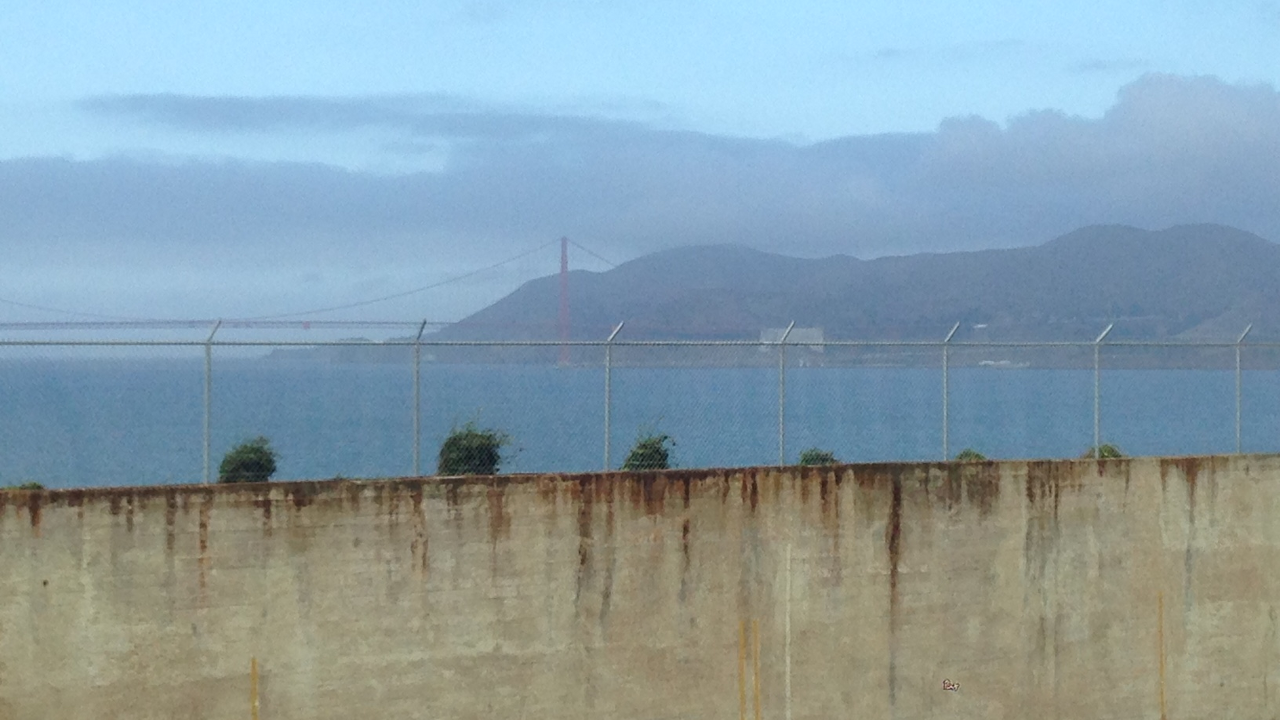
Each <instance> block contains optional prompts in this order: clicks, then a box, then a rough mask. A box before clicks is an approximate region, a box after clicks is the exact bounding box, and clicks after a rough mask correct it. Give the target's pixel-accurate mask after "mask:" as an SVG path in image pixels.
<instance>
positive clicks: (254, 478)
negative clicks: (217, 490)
mask: <svg viewBox="0 0 1280 720" xmlns="http://www.w3.org/2000/svg"><path fill="white" fill-rule="evenodd" d="M275 472H276V451H275V450H272V449H271V441H270V440H267V439H266V438H265V437H262V436H258V437H256V438H254V439H252V440H246V441H245V442H242V443H240V444H239V445H237V446H235V447H234V448H232V449H231V451H230V452H228V453H227V454H226V455H225V456H224V457H223V458H222V464H221V465H219V466H218V482H220V483H242V482H266V481H268V480H270V479H271V476H272V475H274V474H275Z"/></svg>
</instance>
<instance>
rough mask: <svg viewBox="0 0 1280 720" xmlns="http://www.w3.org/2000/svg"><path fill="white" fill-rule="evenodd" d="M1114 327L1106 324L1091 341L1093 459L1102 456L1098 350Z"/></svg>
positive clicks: (1100, 373) (1100, 384) (1100, 388)
mask: <svg viewBox="0 0 1280 720" xmlns="http://www.w3.org/2000/svg"><path fill="white" fill-rule="evenodd" d="M1113 327H1115V323H1111V324H1110V325H1108V326H1107V329H1106V330H1103V331H1102V334H1101V335H1099V336H1098V339H1097V340H1094V341H1093V459H1094V460H1097V459H1100V458H1101V457H1102V370H1101V361H1100V357H1101V354H1100V352H1099V350H1100V349H1101V347H1102V340H1103V338H1105V337H1106V336H1107V333H1109V332H1111V328H1113Z"/></svg>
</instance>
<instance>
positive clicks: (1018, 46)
mask: <svg viewBox="0 0 1280 720" xmlns="http://www.w3.org/2000/svg"><path fill="white" fill-rule="evenodd" d="M1026 47H1027V44H1026V43H1025V42H1023V41H1022V40H1017V39H1014V38H1003V39H1000V40H984V41H979V42H970V43H958V44H954V45H940V46H926V47H912V48H903V47H883V48H880V49H879V50H877V51H875V52H873V53H872V54H871V58H872V59H874V60H880V61H885V62H897V61H923V62H935V63H954V62H971V61H975V60H985V59H990V58H993V57H1002V56H1006V55H1008V54H1010V53H1014V52H1018V51H1021V50H1025V49H1026Z"/></svg>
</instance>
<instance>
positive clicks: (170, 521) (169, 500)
mask: <svg viewBox="0 0 1280 720" xmlns="http://www.w3.org/2000/svg"><path fill="white" fill-rule="evenodd" d="M177 515H178V490H177V489H176V488H166V489H165V493H164V549H165V551H166V552H168V553H169V554H170V555H172V554H173V543H174V540H175V536H176V532H175V530H174V525H175V523H176V522H177Z"/></svg>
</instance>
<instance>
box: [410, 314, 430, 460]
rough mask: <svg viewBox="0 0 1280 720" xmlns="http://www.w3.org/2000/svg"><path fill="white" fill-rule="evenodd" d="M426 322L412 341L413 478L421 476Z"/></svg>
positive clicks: (424, 321)
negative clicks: (423, 341) (423, 352)
mask: <svg viewBox="0 0 1280 720" xmlns="http://www.w3.org/2000/svg"><path fill="white" fill-rule="evenodd" d="M426 329H427V321H426V320H423V321H422V324H421V325H419V326H418V337H417V338H415V339H414V341H413V476H414V477H421V476H422V462H421V459H422V333H423V331H424V330H426Z"/></svg>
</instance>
